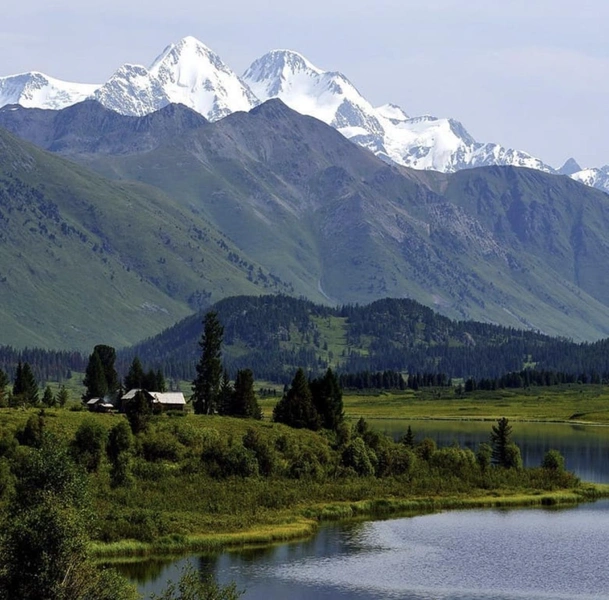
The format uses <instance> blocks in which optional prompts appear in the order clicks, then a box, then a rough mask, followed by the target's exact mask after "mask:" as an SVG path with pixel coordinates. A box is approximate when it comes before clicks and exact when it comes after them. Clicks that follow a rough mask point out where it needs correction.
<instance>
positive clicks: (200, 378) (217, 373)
mask: <svg viewBox="0 0 609 600" xmlns="http://www.w3.org/2000/svg"><path fill="white" fill-rule="evenodd" d="M223 335H224V327H222V325H221V324H220V321H219V320H218V313H217V312H214V311H210V312H208V313H207V314H206V315H205V318H204V320H203V335H202V336H201V340H200V341H199V347H200V348H201V358H200V359H199V362H198V364H197V376H196V378H195V380H194V381H193V383H192V391H193V396H192V403H193V406H194V409H195V413H197V414H207V415H209V414H212V413H213V412H214V410H216V409H217V403H218V394H219V392H220V378H221V377H222V362H221V357H222V351H221V348H222V336H223Z"/></svg>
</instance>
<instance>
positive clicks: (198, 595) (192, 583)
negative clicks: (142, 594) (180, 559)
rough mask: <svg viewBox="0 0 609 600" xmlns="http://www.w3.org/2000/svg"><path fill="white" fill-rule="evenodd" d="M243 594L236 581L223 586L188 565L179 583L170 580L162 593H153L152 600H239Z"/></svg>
mask: <svg viewBox="0 0 609 600" xmlns="http://www.w3.org/2000/svg"><path fill="white" fill-rule="evenodd" d="M241 595H243V592H240V591H238V590H237V586H236V585H235V584H234V583H231V584H229V585H226V586H222V585H220V584H219V583H218V582H217V581H216V580H215V579H213V578H212V577H210V576H201V575H200V574H199V573H197V572H196V571H195V570H194V568H193V567H192V566H190V565H188V566H187V567H185V568H184V570H183V571H182V575H181V577H180V580H179V581H178V582H177V584H176V583H173V582H172V581H170V582H169V583H168V584H167V588H166V589H165V591H164V592H163V593H162V594H160V595H156V594H153V595H152V600H237V599H238V598H239V596H241Z"/></svg>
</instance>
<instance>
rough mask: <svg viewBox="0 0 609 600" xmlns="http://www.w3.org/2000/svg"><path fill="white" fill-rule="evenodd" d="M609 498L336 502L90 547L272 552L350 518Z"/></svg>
mask: <svg viewBox="0 0 609 600" xmlns="http://www.w3.org/2000/svg"><path fill="white" fill-rule="evenodd" d="M605 497H609V485H602V484H584V485H582V486H581V487H579V488H576V489H569V490H560V491H543V492H542V491H536V492H529V493H514V492H510V491H509V490H505V491H501V492H500V491H497V492H494V493H492V494H488V493H487V494H484V493H480V495H476V496H471V495H460V496H445V497H444V496H436V497H428V498H395V497H389V498H382V499H381V498H379V499H372V500H362V501H359V502H334V503H327V504H318V505H312V506H310V507H308V508H304V509H302V511H300V512H299V513H294V514H292V515H289V514H286V515H284V518H285V519H287V520H289V519H293V520H291V521H290V522H286V523H277V524H275V525H268V524H265V525H259V526H253V527H252V528H251V529H248V530H245V531H240V532H232V533H231V532H226V533H211V534H198V535H185V536H168V537H162V538H159V539H157V540H155V541H153V542H137V541H134V540H122V541H119V542H114V543H107V544H104V543H99V542H95V543H93V544H92V545H91V551H92V554H93V556H95V557H97V558H98V559H108V558H120V559H124V558H126V557H150V556H175V555H182V554H185V553H188V552H220V551H225V550H230V549H236V548H245V547H252V546H270V545H273V544H277V543H285V542H289V541H294V540H300V539H306V538H309V537H311V536H313V535H315V533H316V532H317V530H318V528H319V526H320V525H321V524H322V523H323V522H328V521H336V520H347V519H354V518H358V519H360V518H364V519H371V518H386V517H400V516H415V515H421V514H430V513H434V512H438V511H442V510H459V509H470V508H472V509H473V508H525V507H565V506H573V505H575V504H579V503H582V502H590V501H594V500H597V499H599V498H605Z"/></svg>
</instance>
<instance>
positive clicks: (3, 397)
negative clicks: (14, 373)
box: [0, 369, 10, 408]
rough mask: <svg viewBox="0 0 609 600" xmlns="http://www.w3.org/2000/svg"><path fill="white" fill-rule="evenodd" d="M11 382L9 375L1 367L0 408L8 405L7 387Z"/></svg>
mask: <svg viewBox="0 0 609 600" xmlns="http://www.w3.org/2000/svg"><path fill="white" fill-rule="evenodd" d="M9 383H10V379H9V377H8V375H7V374H6V373H5V372H4V371H3V370H2V369H0V408H5V407H7V406H8V393H7V391H6V388H7V387H8V384H9Z"/></svg>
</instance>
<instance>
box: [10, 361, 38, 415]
mask: <svg viewBox="0 0 609 600" xmlns="http://www.w3.org/2000/svg"><path fill="white" fill-rule="evenodd" d="M13 400H14V402H16V403H17V404H29V405H30V406H34V405H35V404H37V403H38V383H37V382H36V378H35V377H34V373H32V369H31V368H30V365H29V364H28V363H23V365H22V364H21V361H19V363H18V365H17V372H16V374H15V382H14V384H13Z"/></svg>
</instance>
